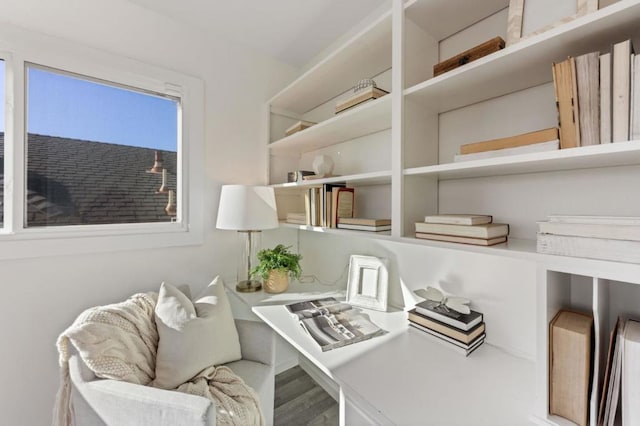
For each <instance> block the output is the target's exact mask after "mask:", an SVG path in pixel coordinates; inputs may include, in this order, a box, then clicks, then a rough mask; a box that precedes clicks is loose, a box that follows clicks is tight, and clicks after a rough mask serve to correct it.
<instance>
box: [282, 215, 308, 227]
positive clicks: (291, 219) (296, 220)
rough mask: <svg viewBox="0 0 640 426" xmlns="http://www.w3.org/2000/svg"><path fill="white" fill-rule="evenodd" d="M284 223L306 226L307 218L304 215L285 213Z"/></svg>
mask: <svg viewBox="0 0 640 426" xmlns="http://www.w3.org/2000/svg"><path fill="white" fill-rule="evenodd" d="M285 222H287V223H293V224H296V225H306V224H307V218H306V215H305V214H304V213H295V212H289V213H287V218H286V219H285Z"/></svg>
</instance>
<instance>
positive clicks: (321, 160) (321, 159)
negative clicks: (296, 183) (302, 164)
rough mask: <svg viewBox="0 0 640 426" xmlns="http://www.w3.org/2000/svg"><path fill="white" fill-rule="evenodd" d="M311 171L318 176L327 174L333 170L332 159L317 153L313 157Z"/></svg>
mask: <svg viewBox="0 0 640 426" xmlns="http://www.w3.org/2000/svg"><path fill="white" fill-rule="evenodd" d="M313 171H314V172H315V173H316V175H318V176H322V177H325V176H329V175H331V172H333V160H332V159H331V157H330V156H328V155H318V156H317V157H316V158H314V159H313Z"/></svg>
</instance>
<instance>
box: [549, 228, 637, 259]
mask: <svg viewBox="0 0 640 426" xmlns="http://www.w3.org/2000/svg"><path fill="white" fill-rule="evenodd" d="M537 251H538V253H544V254H555V255H559V256H573V257H586V258H588V259H602V260H612V261H618V262H629V263H640V242H638V241H622V240H610V239H604V238H585V237H568V236H565V235H551V234H540V233H539V234H538V239H537Z"/></svg>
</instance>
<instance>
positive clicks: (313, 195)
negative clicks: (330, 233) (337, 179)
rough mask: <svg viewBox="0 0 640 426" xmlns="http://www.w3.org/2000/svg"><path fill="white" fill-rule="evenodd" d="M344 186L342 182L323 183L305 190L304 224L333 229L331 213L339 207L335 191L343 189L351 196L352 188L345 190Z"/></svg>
mask: <svg viewBox="0 0 640 426" xmlns="http://www.w3.org/2000/svg"><path fill="white" fill-rule="evenodd" d="M345 185H346V184H345V183H344V182H342V183H325V184H323V185H321V186H317V187H311V188H308V189H307V192H306V193H305V222H306V224H307V225H308V226H322V227H335V225H332V213H333V211H335V210H336V209H337V208H338V207H339V206H338V205H337V203H338V201H337V191H338V190H339V189H343V190H347V191H346V192H347V193H351V194H353V188H345ZM334 194H335V197H334ZM343 202H344V200H343ZM334 204H335V207H334Z"/></svg>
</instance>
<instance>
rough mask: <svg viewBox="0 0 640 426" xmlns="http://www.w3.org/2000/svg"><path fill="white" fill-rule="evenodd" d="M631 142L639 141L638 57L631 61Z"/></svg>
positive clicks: (639, 58)
mask: <svg viewBox="0 0 640 426" xmlns="http://www.w3.org/2000/svg"><path fill="white" fill-rule="evenodd" d="M631 86H632V92H631V140H638V139H640V55H635V56H634V59H633V73H632V74H631Z"/></svg>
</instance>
